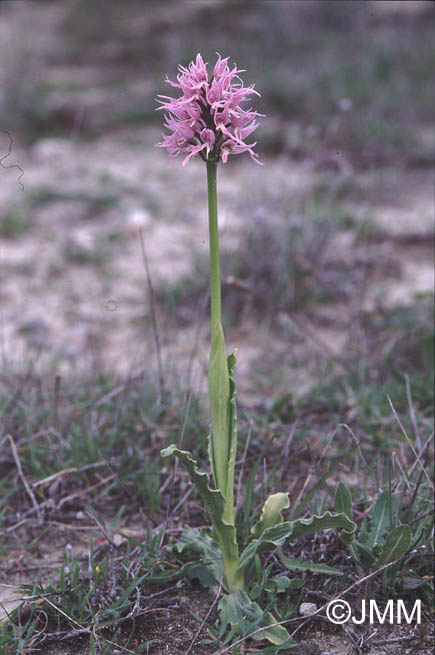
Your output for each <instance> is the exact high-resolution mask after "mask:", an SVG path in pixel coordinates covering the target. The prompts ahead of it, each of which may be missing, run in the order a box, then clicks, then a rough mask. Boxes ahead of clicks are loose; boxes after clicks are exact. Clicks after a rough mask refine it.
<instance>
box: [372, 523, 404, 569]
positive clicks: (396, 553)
mask: <svg viewBox="0 0 435 655" xmlns="http://www.w3.org/2000/svg"><path fill="white" fill-rule="evenodd" d="M410 545H411V528H410V527H409V525H399V526H397V528H394V529H393V530H391V532H390V534H389V535H388V537H387V538H386V540H385V543H384V545H383V547H382V550H381V554H380V555H379V557H378V559H377V561H376V568H377V567H378V566H382V565H383V564H388V562H393V561H394V560H395V559H397V558H398V557H402V555H405V553H406V551H407V550H408V548H409V546H410Z"/></svg>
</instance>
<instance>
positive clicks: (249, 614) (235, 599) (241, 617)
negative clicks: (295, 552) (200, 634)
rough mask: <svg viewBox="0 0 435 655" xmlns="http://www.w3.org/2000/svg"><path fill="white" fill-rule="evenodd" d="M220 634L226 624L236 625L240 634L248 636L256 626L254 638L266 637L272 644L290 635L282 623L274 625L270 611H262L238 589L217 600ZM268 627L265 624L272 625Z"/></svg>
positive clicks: (284, 639) (279, 642)
mask: <svg viewBox="0 0 435 655" xmlns="http://www.w3.org/2000/svg"><path fill="white" fill-rule="evenodd" d="M218 607H219V610H220V619H221V623H222V626H221V634H220V636H222V635H223V633H224V631H225V629H226V627H227V625H230V626H231V627H237V629H238V632H240V633H241V634H242V636H244V637H245V636H249V635H250V634H251V633H252V632H255V630H257V629H258V628H263V627H264V630H261V631H260V632H257V633H256V634H253V635H252V638H253V639H255V640H261V639H267V640H268V641H270V642H271V643H272V644H276V645H281V644H284V643H285V642H286V641H287V640H288V639H289V637H290V635H289V633H288V632H287V630H286V629H285V628H284V627H283V626H282V625H274V624H275V623H276V619H275V618H274V616H273V614H271V613H270V612H263V610H262V609H261V607H260V606H259V605H257V603H255V602H254V601H252V600H251V599H250V598H249V596H248V594H247V593H246V592H245V591H243V590H242V589H239V590H238V591H236V592H235V593H233V594H225V595H224V596H222V598H221V599H220V601H219V606H218ZM272 625H273V627H270V628H268V627H267V626H272Z"/></svg>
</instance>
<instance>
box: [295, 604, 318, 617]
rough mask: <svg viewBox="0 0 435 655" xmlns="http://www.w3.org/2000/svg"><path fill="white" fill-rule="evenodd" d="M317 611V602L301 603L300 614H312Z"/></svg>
mask: <svg viewBox="0 0 435 655" xmlns="http://www.w3.org/2000/svg"><path fill="white" fill-rule="evenodd" d="M314 612H317V605H316V604H315V603H301V606H300V608H299V614H300V615H301V616H311V615H312V614H314Z"/></svg>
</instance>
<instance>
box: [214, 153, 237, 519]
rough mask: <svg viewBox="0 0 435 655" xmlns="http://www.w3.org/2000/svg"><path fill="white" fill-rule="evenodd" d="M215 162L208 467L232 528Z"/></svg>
mask: <svg viewBox="0 0 435 655" xmlns="http://www.w3.org/2000/svg"><path fill="white" fill-rule="evenodd" d="M216 172H217V164H216V162H211V161H207V185H208V220H209V237H210V302H211V313H210V337H211V339H210V341H211V343H210V362H209V369H208V393H209V398H210V411H211V434H210V443H209V455H210V464H211V468H212V471H213V477H214V480H215V485H216V488H217V489H219V490H220V491H221V492H222V495H223V497H224V498H225V500H226V509H225V515H224V519H225V520H226V521H227V522H228V523H230V524H231V525H234V507H233V504H234V500H233V498H234V496H233V493H234V492H233V483H234V480H233V474H232V471H231V470H230V469H231V467H230V466H229V463H230V454H231V453H230V448H231V443H230V381H229V373H228V363H227V355H226V349H225V338H224V333H223V329H222V319H221V316H222V307H221V275H220V255H219V230H218V217H217V194H216Z"/></svg>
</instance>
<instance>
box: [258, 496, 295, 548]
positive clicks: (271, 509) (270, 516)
mask: <svg viewBox="0 0 435 655" xmlns="http://www.w3.org/2000/svg"><path fill="white" fill-rule="evenodd" d="M288 507H290V501H289V497H288V493H282V492H279V493H276V494H272V495H271V496H269V498H268V499H267V500H266V502H265V503H264V505H263V509H262V511H261V516H260V520H259V521H257V523H256V524H255V525H254V526H253V527H252V530H251V532H252V534H253V536H254V537H256V538H258V537H261V535H262V534H263V532H264V531H265V530H267V528H272V527H273V526H274V525H278V524H279V523H282V521H283V518H282V512H283V510H285V509H287V508H288Z"/></svg>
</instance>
